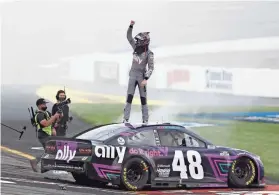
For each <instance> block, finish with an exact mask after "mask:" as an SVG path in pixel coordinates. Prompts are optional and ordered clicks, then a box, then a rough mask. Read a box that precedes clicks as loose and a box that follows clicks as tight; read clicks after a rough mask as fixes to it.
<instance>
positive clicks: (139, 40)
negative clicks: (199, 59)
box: [123, 21, 154, 124]
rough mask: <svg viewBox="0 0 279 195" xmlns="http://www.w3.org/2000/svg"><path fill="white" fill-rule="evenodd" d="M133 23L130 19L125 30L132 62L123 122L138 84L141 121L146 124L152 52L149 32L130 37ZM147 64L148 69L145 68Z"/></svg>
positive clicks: (125, 121) (126, 120) (128, 115)
mask: <svg viewBox="0 0 279 195" xmlns="http://www.w3.org/2000/svg"><path fill="white" fill-rule="evenodd" d="M134 24H135V22H134V21H131V23H130V26H129V28H128V30H127V39H128V41H129V43H130V45H131V46H132V48H133V50H134V52H133V62H132V66H131V70H130V72H129V83H128V90H127V100H126V105H125V108H124V119H123V122H124V123H127V122H128V121H129V118H130V112H131V106H132V101H133V97H134V94H135V90H136V87H137V86H138V88H139V94H140V100H141V110H142V122H143V123H144V124H146V123H148V119H149V114H148V106H147V90H146V84H147V80H148V79H149V78H150V76H151V74H152V72H153V70H154V54H153V52H152V51H151V50H149V43H150V37H149V32H141V33H139V34H137V35H136V36H135V38H133V37H132V31H133V26H134ZM147 64H148V70H146V65H147Z"/></svg>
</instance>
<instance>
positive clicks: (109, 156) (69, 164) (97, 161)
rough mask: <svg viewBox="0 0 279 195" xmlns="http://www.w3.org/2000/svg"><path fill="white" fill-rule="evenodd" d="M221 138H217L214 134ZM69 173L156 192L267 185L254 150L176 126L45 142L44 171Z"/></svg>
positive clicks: (108, 129) (103, 128)
mask: <svg viewBox="0 0 279 195" xmlns="http://www.w3.org/2000/svg"><path fill="white" fill-rule="evenodd" d="M216 136H218V135H216ZM49 170H63V171H67V172H71V173H72V175H73V177H74V179H75V180H76V183H79V184H86V185H87V184H97V183H98V184H101V183H102V184H105V183H111V184H113V185H118V186H120V187H121V188H125V189H126V190H132V191H136V190H142V189H144V187H146V186H151V187H154V188H158V187H163V188H177V187H180V188H185V187H186V188H208V187H240V188H243V187H264V186H265V182H264V166H263V163H262V162H261V160H260V157H259V156H257V155H255V154H252V153H250V152H247V151H244V150H239V149H234V148H228V147H221V146H215V145H213V144H212V143H210V142H209V141H207V140H206V139H204V138H202V137H200V136H199V135H198V134H196V133H194V132H193V131H192V130H189V129H188V128H185V127H184V126H181V125H178V124H173V123H162V124H149V125H143V124H130V123H126V124H125V123H121V124H116V123H114V124H106V125H100V126H96V127H93V128H90V129H87V130H85V131H83V132H81V133H79V134H77V135H75V136H73V137H72V138H54V139H51V140H49V141H48V142H47V143H46V147H45V153H44V155H43V156H42V158H41V172H42V173H43V172H46V171H49Z"/></svg>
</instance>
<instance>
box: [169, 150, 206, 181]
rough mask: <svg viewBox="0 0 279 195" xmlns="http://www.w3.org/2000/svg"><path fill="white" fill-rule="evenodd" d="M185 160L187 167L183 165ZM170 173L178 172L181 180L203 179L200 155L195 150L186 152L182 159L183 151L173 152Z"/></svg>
mask: <svg viewBox="0 0 279 195" xmlns="http://www.w3.org/2000/svg"><path fill="white" fill-rule="evenodd" d="M185 159H187V161H188V162H189V165H188V166H187V165H186V163H185ZM172 171H177V172H180V178H181V179H188V178H189V176H190V178H192V179H197V180H200V179H203V178H204V169H203V166H202V158H201V155H200V153H199V152H198V151H195V150H188V151H187V152H186V157H184V154H183V151H181V150H175V153H174V157H173V161H172Z"/></svg>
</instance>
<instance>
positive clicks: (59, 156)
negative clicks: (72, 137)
mask: <svg viewBox="0 0 279 195" xmlns="http://www.w3.org/2000/svg"><path fill="white" fill-rule="evenodd" d="M56 147H57V153H56V156H55V159H56V160H66V162H67V163H69V161H71V160H72V159H73V158H74V157H75V155H76V149H77V143H76V142H69V141H56Z"/></svg>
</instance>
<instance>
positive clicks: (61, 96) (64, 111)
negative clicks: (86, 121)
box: [52, 90, 73, 136]
mask: <svg viewBox="0 0 279 195" xmlns="http://www.w3.org/2000/svg"><path fill="white" fill-rule="evenodd" d="M66 98H67V97H66V93H65V91H63V90H59V91H58V92H57V94H56V100H57V103H55V104H54V105H53V107H52V114H55V113H56V112H58V113H60V114H61V116H60V118H59V119H58V120H56V121H55V123H54V125H53V126H54V128H55V129H56V136H66V131H67V129H68V125H67V123H68V122H69V121H71V120H72V119H73V118H72V117H69V106H68V104H70V103H71V100H70V98H68V99H66Z"/></svg>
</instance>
